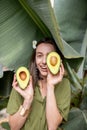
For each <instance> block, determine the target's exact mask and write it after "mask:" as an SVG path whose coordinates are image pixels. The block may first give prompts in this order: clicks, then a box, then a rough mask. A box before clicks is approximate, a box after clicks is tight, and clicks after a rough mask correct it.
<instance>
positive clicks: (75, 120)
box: [62, 108, 87, 130]
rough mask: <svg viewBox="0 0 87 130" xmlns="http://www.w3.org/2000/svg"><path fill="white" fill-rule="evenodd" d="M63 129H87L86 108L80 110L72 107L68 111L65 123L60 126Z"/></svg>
mask: <svg viewBox="0 0 87 130" xmlns="http://www.w3.org/2000/svg"><path fill="white" fill-rule="evenodd" d="M62 128H63V130H86V129H87V110H83V111H81V110H80V109H78V108H73V109H72V110H71V111H70V113H69V118H68V121H67V123H65V124H64V125H63V126H62Z"/></svg>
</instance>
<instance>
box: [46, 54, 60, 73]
mask: <svg viewBox="0 0 87 130" xmlns="http://www.w3.org/2000/svg"><path fill="white" fill-rule="evenodd" d="M60 64H61V58H60V56H59V54H58V53H57V52H50V53H49V54H48V56H47V66H48V68H49V70H50V72H51V73H52V74H54V75H56V74H57V73H58V71H59V69H60Z"/></svg>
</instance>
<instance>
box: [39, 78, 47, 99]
mask: <svg viewBox="0 0 87 130" xmlns="http://www.w3.org/2000/svg"><path fill="white" fill-rule="evenodd" d="M39 86H40V92H41V95H42V97H43V98H44V97H45V96H46V93H47V80H46V78H44V79H42V80H39Z"/></svg>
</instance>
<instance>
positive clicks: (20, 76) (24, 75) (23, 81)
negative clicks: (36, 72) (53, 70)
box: [16, 66, 30, 89]
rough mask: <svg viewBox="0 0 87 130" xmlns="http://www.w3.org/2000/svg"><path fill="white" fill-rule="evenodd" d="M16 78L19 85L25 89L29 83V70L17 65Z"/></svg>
mask: <svg viewBox="0 0 87 130" xmlns="http://www.w3.org/2000/svg"><path fill="white" fill-rule="evenodd" d="M16 78H17V81H18V84H19V87H20V88H21V89H25V88H26V87H27V85H28V83H29V79H30V72H29V70H28V69H27V68H26V67H24V66H22V67H19V68H18V69H17V71H16Z"/></svg>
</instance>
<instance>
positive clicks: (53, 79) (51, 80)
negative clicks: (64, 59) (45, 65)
mask: <svg viewBox="0 0 87 130" xmlns="http://www.w3.org/2000/svg"><path fill="white" fill-rule="evenodd" d="M64 72H65V71H64V66H63V64H62V63H61V66H60V70H59V72H58V74H56V75H53V74H52V73H51V72H50V71H49V70H48V76H47V83H48V84H51V85H56V84H57V83H59V82H61V81H62V79H63V76H64Z"/></svg>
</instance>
